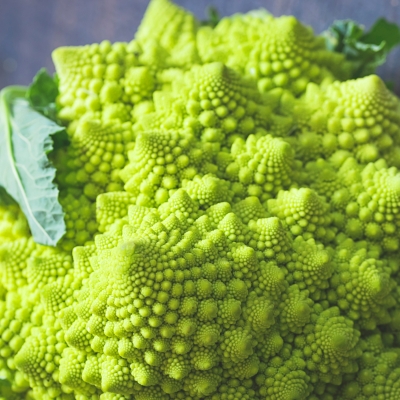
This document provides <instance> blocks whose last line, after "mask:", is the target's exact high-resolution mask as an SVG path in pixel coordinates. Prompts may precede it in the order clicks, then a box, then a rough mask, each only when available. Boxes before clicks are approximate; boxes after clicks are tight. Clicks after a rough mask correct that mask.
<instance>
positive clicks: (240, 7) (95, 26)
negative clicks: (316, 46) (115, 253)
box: [0, 0, 400, 94]
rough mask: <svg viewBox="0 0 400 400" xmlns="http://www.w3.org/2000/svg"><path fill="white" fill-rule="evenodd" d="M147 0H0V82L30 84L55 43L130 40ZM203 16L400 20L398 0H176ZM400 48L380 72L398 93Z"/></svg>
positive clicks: (319, 23) (325, 22) (317, 22)
mask: <svg viewBox="0 0 400 400" xmlns="http://www.w3.org/2000/svg"><path fill="white" fill-rule="evenodd" d="M148 2H149V0H0V88H2V87H4V86H6V85H10V84H22V85H25V84H29V82H30V81H31V79H32V77H33V76H34V75H35V73H36V72H37V71H38V70H39V69H40V68H41V67H46V68H48V69H49V70H50V71H52V70H53V66H52V62H51V51H52V50H53V49H54V48H56V47H58V46H65V45H82V44H86V43H92V42H99V41H101V40H103V39H109V40H110V41H112V42H113V41H129V40H130V39H131V38H132V37H133V36H134V33H135V31H136V28H137V27H138V25H139V22H140V20H141V18H142V16H143V13H144V11H145V9H146V7H147V4H148ZM175 2H176V3H177V4H179V5H181V6H183V7H185V8H187V9H188V10H190V11H192V12H193V13H194V14H195V15H196V16H197V17H198V18H200V19H204V17H205V10H206V9H207V6H209V5H214V6H216V7H217V8H218V10H219V11H220V14H221V15H224V16H225V15H230V14H233V13H236V12H246V11H249V10H251V9H254V8H260V7H264V8H266V9H267V10H269V11H270V12H271V13H273V14H274V15H284V14H292V15H295V16H296V17H298V18H299V19H300V20H301V21H303V22H304V23H306V24H308V25H311V26H312V27H313V28H314V30H315V32H316V33H320V32H321V31H323V30H324V29H326V28H327V27H328V26H329V25H330V24H331V23H332V21H333V20H335V19H345V18H351V19H354V20H356V21H358V22H359V23H362V24H364V25H365V26H366V27H370V26H371V25H372V24H373V22H374V21H375V20H376V19H377V18H378V17H381V16H383V17H385V18H387V19H388V20H390V21H393V22H396V23H398V24H400V0H370V1H368V0H336V1H334V0H264V1H262V0H248V1H242V0H191V1H190V0H176V1H175ZM399 66H400V48H399V49H397V50H396V51H394V52H393V54H391V56H390V58H389V60H388V62H387V63H386V65H385V66H383V67H381V68H380V69H379V74H380V75H381V76H382V77H383V78H384V79H386V80H392V81H394V82H395V83H396V85H395V90H396V92H397V93H398V94H400V67H399Z"/></svg>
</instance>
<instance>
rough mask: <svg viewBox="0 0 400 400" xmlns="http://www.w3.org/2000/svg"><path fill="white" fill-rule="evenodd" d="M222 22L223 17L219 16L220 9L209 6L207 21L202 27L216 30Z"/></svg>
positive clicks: (203, 22) (202, 22)
mask: <svg viewBox="0 0 400 400" xmlns="http://www.w3.org/2000/svg"><path fill="white" fill-rule="evenodd" d="M220 20H221V16H220V15H219V12H218V9H217V8H216V7H214V6H209V7H208V8H207V19H206V20H204V21H201V22H200V25H202V26H211V27H212V28H215V27H216V26H217V24H218V22H219V21H220Z"/></svg>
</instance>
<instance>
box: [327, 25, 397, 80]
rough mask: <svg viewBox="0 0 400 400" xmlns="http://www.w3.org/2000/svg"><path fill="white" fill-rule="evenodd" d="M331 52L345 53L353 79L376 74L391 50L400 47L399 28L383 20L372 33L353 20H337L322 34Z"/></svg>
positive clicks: (374, 26)
mask: <svg viewBox="0 0 400 400" xmlns="http://www.w3.org/2000/svg"><path fill="white" fill-rule="evenodd" d="M323 36H324V37H325V39H326V46H327V48H328V49H329V50H331V51H335V52H339V53H342V54H343V55H344V56H345V57H346V59H347V60H348V61H350V63H351V65H352V76H351V78H360V77H363V76H366V75H370V74H373V73H375V71H376V68H377V67H379V66H380V65H382V64H384V63H385V61H386V58H387V56H388V54H389V53H390V51H391V50H392V49H393V48H394V47H396V46H398V45H399V44H400V27H399V26H398V25H396V24H394V23H391V22H388V21H387V20H386V19H384V18H380V19H378V20H377V21H376V23H375V24H374V25H373V26H372V28H371V29H370V31H368V32H365V28H364V27H363V26H362V25H360V24H358V23H356V22H354V21H352V20H340V21H335V22H334V23H333V24H332V26H331V27H330V28H329V29H328V30H327V31H325V32H324V33H323Z"/></svg>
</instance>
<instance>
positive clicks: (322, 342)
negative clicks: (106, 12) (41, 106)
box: [0, 0, 400, 400]
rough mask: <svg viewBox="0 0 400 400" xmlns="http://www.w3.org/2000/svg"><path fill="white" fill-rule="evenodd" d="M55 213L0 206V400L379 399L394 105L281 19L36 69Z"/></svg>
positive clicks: (59, 54) (167, 25)
mask: <svg viewBox="0 0 400 400" xmlns="http://www.w3.org/2000/svg"><path fill="white" fill-rule="evenodd" d="M53 60H54V64H55V67H56V70H57V75H58V88H59V94H58V97H57V118H58V120H59V121H61V123H62V124H64V125H65V128H66V133H67V136H68V144H63V145H62V146H58V147H57V148H56V149H55V150H54V151H53V153H52V154H51V160H52V162H53V163H54V165H55V167H56V169H57V175H56V179H55V181H56V182H55V183H56V184H57V185H58V188H59V190H60V195H59V201H60V204H61V205H62V207H63V210H64V213H65V223H66V233H65V235H64V237H63V238H62V239H61V240H60V242H59V243H58V245H57V246H56V247H49V246H44V245H41V244H38V243H35V241H34V238H33V237H32V236H31V234H30V232H29V227H28V223H27V221H26V219H25V217H24V215H23V214H22V212H21V211H20V209H19V207H18V205H17V204H14V203H13V202H12V201H11V200H9V201H5V200H4V198H3V197H4V196H2V193H0V400H14V399H15V400H17V399H25V400H73V399H77V400H133V399H135V400H168V399H182V400H264V399H265V400H266V399H272V400H294V399H296V400H306V399H310V400H333V399H344V400H351V399H353V400H367V399H370V400H378V399H379V400H397V399H399V398H400V311H399V310H400V275H399V267H400V258H399V257H400V244H399V240H400V236H399V229H400V172H399V170H398V168H400V150H399V149H400V101H399V99H398V98H397V97H396V96H395V95H394V94H392V93H391V92H390V91H389V90H388V89H387V88H386V87H385V85H384V83H383V82H382V80H381V79H380V78H379V77H378V76H376V75H370V76H367V77H363V78H359V79H352V80H350V79H348V78H349V77H350V75H351V74H350V71H351V63H350V62H349V61H347V60H346V59H345V57H344V56H343V55H341V54H339V53H335V52H332V51H330V50H327V49H326V46H325V44H324V39H323V38H322V37H319V36H315V35H314V33H313V32H312V30H311V29H310V28H308V27H306V26H304V25H303V24H301V22H299V21H297V20H296V19H295V18H294V17H280V18H275V17H273V16H271V15H269V14H268V13H266V12H263V11H258V12H250V13H248V14H246V15H234V16H232V17H226V18H223V19H222V20H221V21H220V22H219V23H218V24H217V26H216V27H214V28H212V27H210V26H202V25H201V24H200V23H199V22H198V21H197V20H196V19H195V18H194V16H193V15H191V14H190V13H188V12H186V11H185V10H183V9H181V8H179V7H177V6H175V5H174V4H173V3H171V2H170V1H169V0H152V1H151V3H150V5H149V8H148V11H147V12H146V15H145V17H144V19H143V21H142V24H141V25H140V27H139V30H138V32H137V35H136V37H135V39H134V40H132V41H131V42H129V43H115V44H111V43H109V42H108V41H103V42H102V43H100V44H93V45H88V46H81V47H62V48H59V49H56V50H55V51H54V52H53Z"/></svg>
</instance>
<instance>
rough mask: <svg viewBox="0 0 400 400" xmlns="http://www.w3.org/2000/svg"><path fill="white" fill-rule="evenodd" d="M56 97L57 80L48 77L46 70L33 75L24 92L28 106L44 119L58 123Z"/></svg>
mask: <svg viewBox="0 0 400 400" xmlns="http://www.w3.org/2000/svg"><path fill="white" fill-rule="evenodd" d="M57 96H58V82H57V78H56V77H52V76H50V75H49V74H48V72H47V70H46V69H45V68H42V69H41V70H39V72H38V73H37V74H36V75H35V77H34V78H33V81H32V83H31V85H30V86H29V87H28V90H27V91H26V98H27V99H28V101H29V104H30V105H31V107H33V108H34V109H35V110H36V111H39V112H40V113H41V114H43V115H44V116H45V117H47V118H50V119H51V120H53V121H55V122H58V121H57V107H56V99H57Z"/></svg>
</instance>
